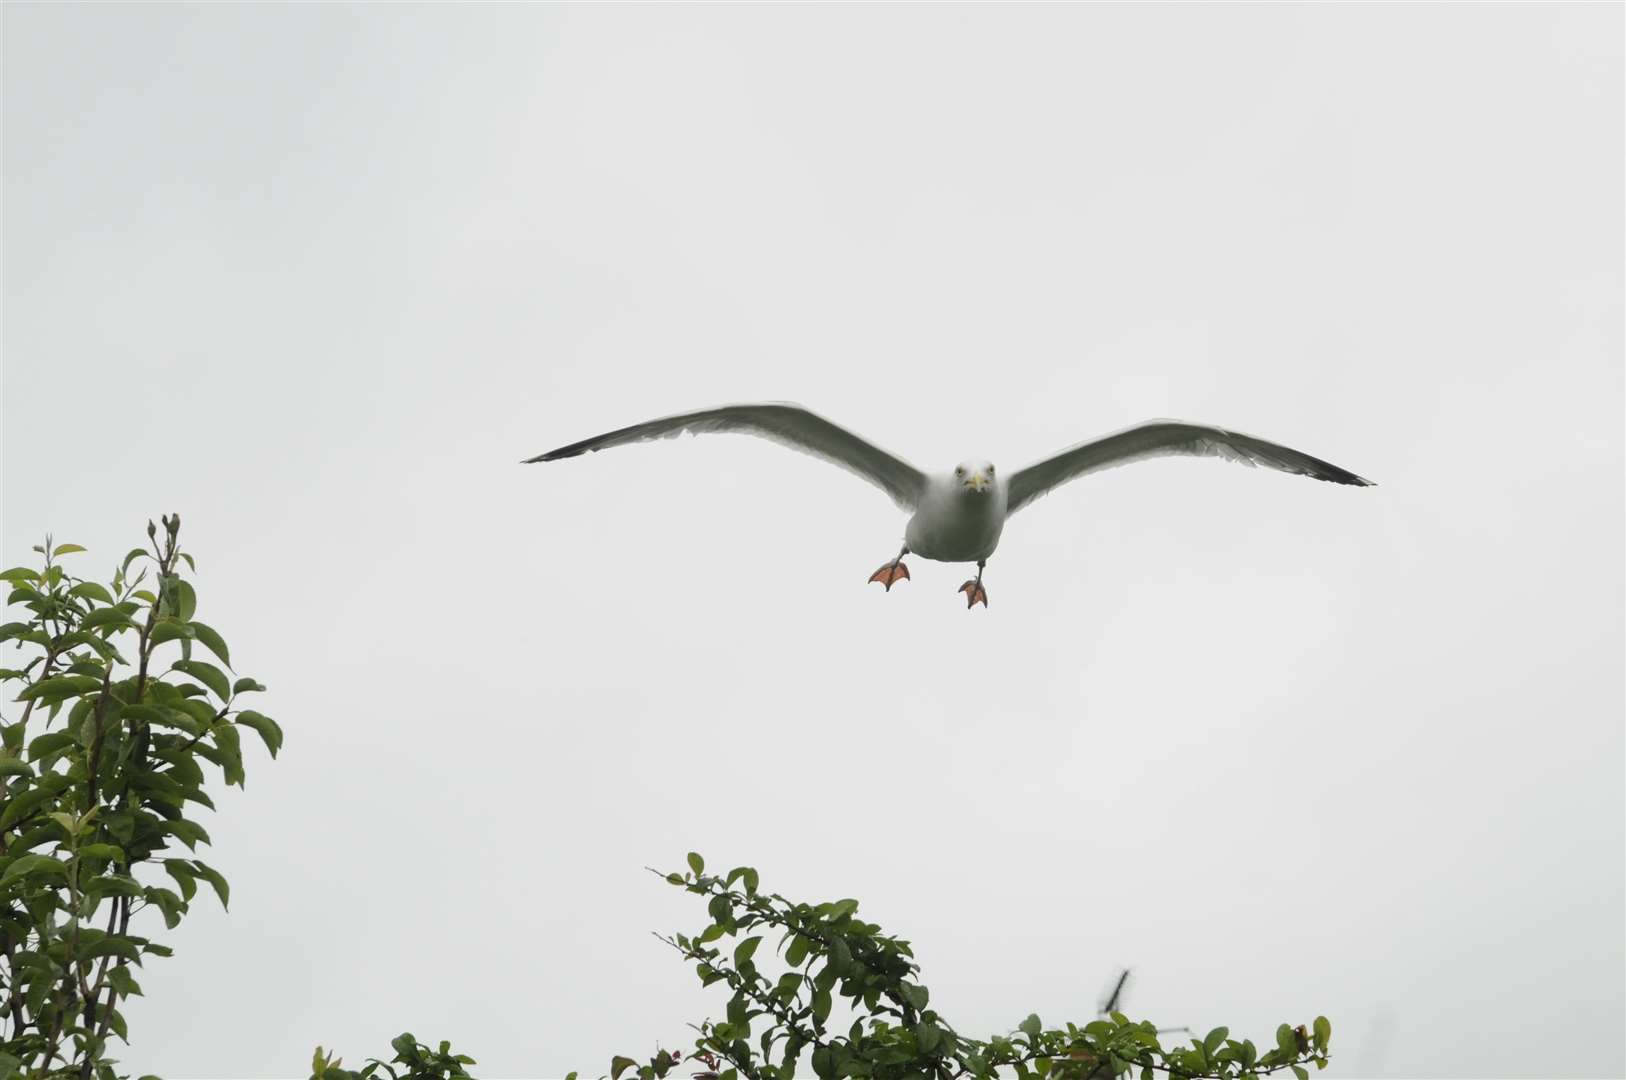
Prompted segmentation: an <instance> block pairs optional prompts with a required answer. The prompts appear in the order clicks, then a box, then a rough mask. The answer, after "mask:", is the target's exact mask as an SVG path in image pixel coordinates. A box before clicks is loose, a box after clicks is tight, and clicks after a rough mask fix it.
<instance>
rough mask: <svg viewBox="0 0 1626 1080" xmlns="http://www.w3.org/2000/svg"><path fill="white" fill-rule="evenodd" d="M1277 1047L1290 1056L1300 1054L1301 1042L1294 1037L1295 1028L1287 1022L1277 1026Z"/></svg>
mask: <svg viewBox="0 0 1626 1080" xmlns="http://www.w3.org/2000/svg"><path fill="white" fill-rule="evenodd" d="M1276 1048H1277V1049H1278V1050H1280V1051H1281V1052H1282V1053H1283V1054H1285V1055H1286V1056H1287V1057H1289V1058H1294V1057H1297V1056H1298V1053H1299V1042H1298V1040H1297V1039H1295V1038H1293V1029H1292V1028H1290V1027H1288V1026H1287V1025H1286V1024H1282V1025H1280V1026H1279V1027H1277V1028H1276Z"/></svg>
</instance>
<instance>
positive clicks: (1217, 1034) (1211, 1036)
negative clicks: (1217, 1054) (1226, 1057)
mask: <svg viewBox="0 0 1626 1080" xmlns="http://www.w3.org/2000/svg"><path fill="white" fill-rule="evenodd" d="M1229 1034H1231V1029H1230V1028H1223V1027H1217V1028H1215V1029H1214V1030H1213V1031H1210V1032H1209V1033H1208V1034H1207V1035H1205V1036H1203V1050H1204V1051H1206V1052H1207V1053H1209V1054H1213V1053H1214V1051H1216V1050H1218V1049H1219V1048H1220V1045H1221V1044H1222V1043H1224V1042H1225V1037H1226V1036H1227V1035H1229Z"/></svg>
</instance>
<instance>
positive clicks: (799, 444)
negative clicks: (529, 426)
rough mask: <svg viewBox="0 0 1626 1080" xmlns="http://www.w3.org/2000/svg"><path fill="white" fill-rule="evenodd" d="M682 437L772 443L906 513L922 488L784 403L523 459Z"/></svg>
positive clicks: (636, 428) (835, 428)
mask: <svg viewBox="0 0 1626 1080" xmlns="http://www.w3.org/2000/svg"><path fill="white" fill-rule="evenodd" d="M685 431H689V432H693V433H694V434H696V435H699V434H703V433H706V432H714V431H715V432H738V433H740V434H745V435H756V436H759V437H761V438H764V439H771V440H773V441H774V442H777V443H782V444H784V445H786V446H789V447H790V448H792V449H793V450H800V451H801V452H802V453H804V454H811V455H813V456H814V457H817V458H822V459H824V460H825V461H828V462H830V463H831V464H834V465H839V466H841V467H842V468H844V469H846V470H847V471H848V472H851V473H853V474H854V475H856V476H859V477H862V478H863V479H865V480H868V481H869V482H870V483H872V484H874V485H875V486H876V487H878V488H880V489H881V490H882V491H885V492H886V493H887V494H888V495H890V496H891V497H892V501H893V502H895V503H897V504H898V505H899V506H901V507H903V508H905V509H912V508H913V507H914V506H915V505H916V503H918V502H919V499H920V494H921V492H922V491H923V490H924V489H925V486H926V477H925V475H924V474H923V473H921V471H920V470H919V469H916V468H915V467H914V466H913V465H910V464H909V463H908V462H907V461H904V460H903V459H901V458H899V457H896V456H894V455H892V454H889V453H887V452H886V451H885V450H882V449H881V448H880V447H878V446H875V445H874V444H873V443H870V442H866V441H865V440H864V439H861V438H859V437H858V436H857V435H854V434H853V433H852V432H850V431H848V430H847V429H846V428H843V427H840V426H839V425H836V424H833V423H831V422H830V421H828V420H826V419H825V418H824V417H822V416H819V415H818V414H817V413H813V412H809V411H808V410H807V409H804V408H802V407H801V406H800V405H793V404H790V403H788V402H765V403H761V404H754V405H724V406H722V407H721V408H717V409H703V410H701V411H700V412H691V413H682V414H680V415H678V416H666V417H662V418H661V419H659V420H650V421H647V422H645V423H642V424H634V425H633V426H631V427H624V428H620V429H618V430H616V431H609V432H606V433H604V434H603V435H595V436H593V437H592V438H591V439H583V440H582V441H581V442H575V443H571V444H570V445H569V446H561V447H559V449H557V450H549V451H548V452H547V453H545V454H538V455H537V456H536V457H533V458H527V459H525V464H530V463H532V462H536V461H558V460H559V459H561V458H568V457H575V456H577V455H578V454H585V453H588V452H589V451H594V450H607V449H609V448H610V447H612V446H624V445H626V444H627V443H635V442H646V441H648V440H650V439H670V438H674V437H676V436H678V435H681V434H683V433H684V432H685Z"/></svg>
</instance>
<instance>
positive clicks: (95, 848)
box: [76, 844, 124, 862]
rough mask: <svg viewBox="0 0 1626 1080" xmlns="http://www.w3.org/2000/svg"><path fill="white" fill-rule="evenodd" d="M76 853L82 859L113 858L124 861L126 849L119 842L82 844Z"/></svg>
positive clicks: (113, 859)
mask: <svg viewBox="0 0 1626 1080" xmlns="http://www.w3.org/2000/svg"><path fill="white" fill-rule="evenodd" d="M76 854H77V855H78V856H79V857H80V858H81V859H111V860H112V861H113V862H123V861H124V849H123V848H121V847H119V846H118V845H117V844H80V845H79V848H78V851H77V852H76Z"/></svg>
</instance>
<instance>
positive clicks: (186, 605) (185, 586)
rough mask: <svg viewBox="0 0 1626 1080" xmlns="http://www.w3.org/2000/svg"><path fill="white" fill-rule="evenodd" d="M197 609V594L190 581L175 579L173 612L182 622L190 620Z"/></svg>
mask: <svg viewBox="0 0 1626 1080" xmlns="http://www.w3.org/2000/svg"><path fill="white" fill-rule="evenodd" d="M197 610H198V594H197V593H196V592H194V591H193V590H192V585H191V583H190V582H186V581H181V580H179V579H176V581H175V614H176V615H177V616H179V617H180V620H181V621H182V622H191V621H192V614H193V613H194V612H195V611H197Z"/></svg>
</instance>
